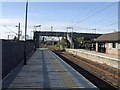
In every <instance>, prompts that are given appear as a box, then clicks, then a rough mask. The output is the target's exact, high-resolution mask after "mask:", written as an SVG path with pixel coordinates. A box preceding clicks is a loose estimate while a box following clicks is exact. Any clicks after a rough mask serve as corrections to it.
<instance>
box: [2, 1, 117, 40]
mask: <svg viewBox="0 0 120 90" xmlns="http://www.w3.org/2000/svg"><path fill="white" fill-rule="evenodd" d="M0 5H2V17H1V18H0V28H1V30H0V38H7V36H8V34H10V35H15V34H14V33H13V32H12V31H14V32H16V33H17V28H16V27H15V26H16V25H18V23H19V22H20V23H21V29H22V31H23V34H24V17H25V2H3V3H2V4H0ZM28 9H29V11H28V32H27V33H28V35H29V36H31V34H32V33H31V31H32V30H34V26H35V25H41V30H42V31H50V27H51V26H53V31H66V27H68V26H72V27H73V28H74V29H73V30H74V31H75V32H83V33H92V32H93V31H92V29H94V28H96V33H109V32H113V31H116V30H117V29H118V3H115V2H44V3H43V2H29V8H28ZM5 26H6V27H5ZM8 28H9V29H8ZM10 29H11V30H12V31H11V30H10ZM37 30H39V29H37ZM93 33H94V32H93ZM11 37H12V36H11Z"/></svg>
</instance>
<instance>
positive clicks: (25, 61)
mask: <svg viewBox="0 0 120 90" xmlns="http://www.w3.org/2000/svg"><path fill="white" fill-rule="evenodd" d="M27 14H28V0H27V2H26V13H25V42H24V65H26V64H27V57H26V53H27V49H26V34H27Z"/></svg>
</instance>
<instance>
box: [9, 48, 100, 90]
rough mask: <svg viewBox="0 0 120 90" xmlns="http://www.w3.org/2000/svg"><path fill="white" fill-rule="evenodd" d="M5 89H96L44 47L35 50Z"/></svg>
mask: <svg viewBox="0 0 120 90" xmlns="http://www.w3.org/2000/svg"><path fill="white" fill-rule="evenodd" d="M7 89H8V90H9V89H14V90H17V89H19V90H24V89H25V90H27V89H28V90H37V89H38V90H41V89H42V90H44V89H46V90H49V89H51V90H52V89H54V90H69V89H70V90H74V89H78V90H79V89H80V90H81V89H88V90H89V89H96V90H98V88H97V87H96V86H95V85H94V84H92V83H91V82H90V81H89V80H87V79H86V78H85V77H83V76H82V75H81V74H80V73H78V72H77V71H76V70H75V69H73V68H72V67H71V66H70V65H68V64H67V63H66V62H64V61H63V60H62V59H61V58H59V57H58V56H57V55H56V54H54V53H53V52H52V51H51V50H49V49H46V48H39V49H37V50H36V52H35V53H34V54H33V55H32V56H31V58H30V59H29V60H28V62H27V65H24V66H23V67H22V69H21V70H20V72H19V73H18V74H17V76H16V78H15V79H14V80H13V81H12V83H11V84H10V85H9V87H8V88H7Z"/></svg>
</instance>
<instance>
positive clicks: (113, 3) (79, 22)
mask: <svg viewBox="0 0 120 90" xmlns="http://www.w3.org/2000/svg"><path fill="white" fill-rule="evenodd" d="M115 4H117V2H115V3H112V4H110V5H108V6H106V7H105V8H103V9H101V10H99V11H97V12H95V13H93V14H91V15H89V16H87V17H86V18H84V19H82V20H81V21H78V22H76V23H75V24H73V25H72V27H73V26H75V25H77V24H79V23H82V22H84V21H86V20H87V19H89V18H91V17H93V16H95V15H97V14H99V13H101V12H102V11H104V10H106V9H107V8H109V7H111V6H113V5H115Z"/></svg>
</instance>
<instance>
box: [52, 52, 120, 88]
mask: <svg viewBox="0 0 120 90" xmlns="http://www.w3.org/2000/svg"><path fill="white" fill-rule="evenodd" d="M53 52H55V53H56V54H57V55H58V56H60V57H61V58H62V59H63V60H64V61H65V62H67V63H68V64H69V65H71V66H72V67H73V68H75V69H76V70H77V71H78V72H79V73H81V74H82V75H83V76H84V77H85V78H87V79H88V80H89V81H91V82H92V83H93V84H95V85H96V86H97V87H98V88H99V89H101V90H118V89H119V80H120V76H119V70H118V69H115V68H111V67H110V66H108V65H105V64H100V63H97V62H93V61H90V60H87V59H85V58H81V57H79V56H75V55H72V54H70V53H68V52H67V53H66V52H61V51H53Z"/></svg>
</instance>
